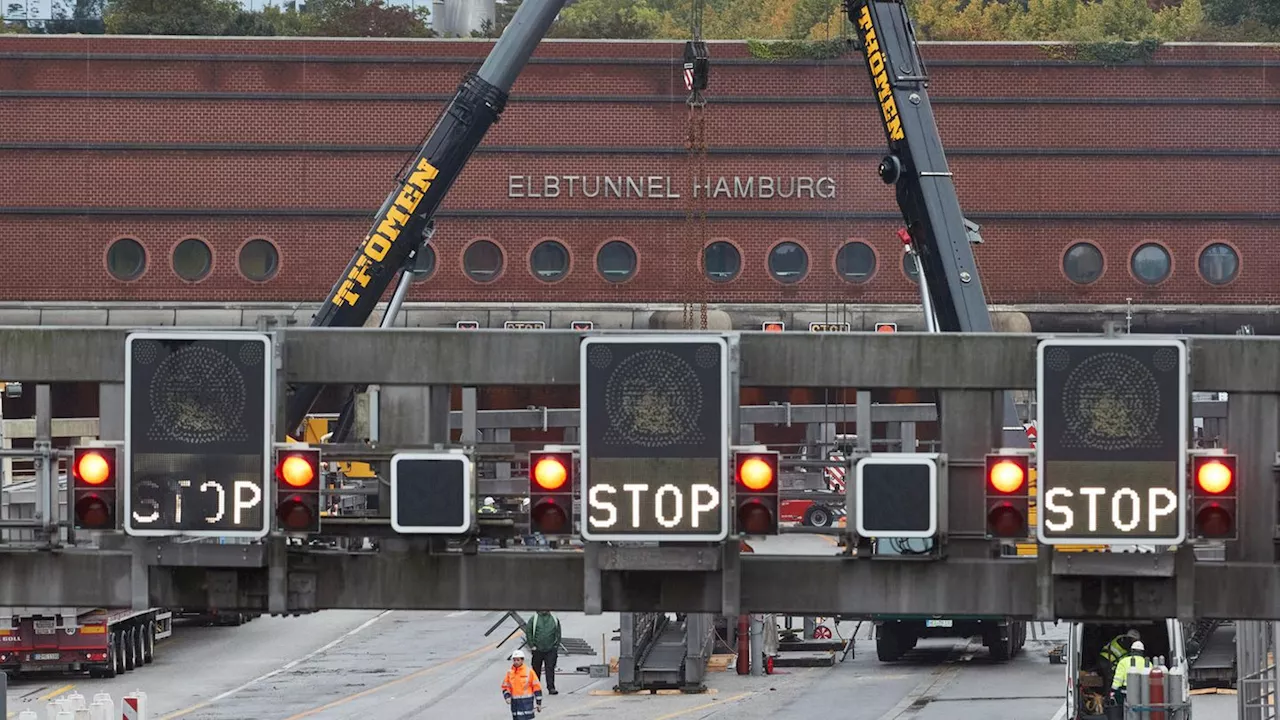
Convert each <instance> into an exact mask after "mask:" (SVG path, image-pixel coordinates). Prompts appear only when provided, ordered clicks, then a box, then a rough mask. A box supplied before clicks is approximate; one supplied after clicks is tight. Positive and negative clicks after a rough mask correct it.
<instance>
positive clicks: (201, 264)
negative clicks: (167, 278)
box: [173, 238, 213, 282]
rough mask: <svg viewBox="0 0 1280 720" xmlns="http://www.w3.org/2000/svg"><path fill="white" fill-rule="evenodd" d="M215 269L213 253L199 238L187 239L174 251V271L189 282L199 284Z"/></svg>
mask: <svg viewBox="0 0 1280 720" xmlns="http://www.w3.org/2000/svg"><path fill="white" fill-rule="evenodd" d="M212 269H213V251H212V250H210V249H209V246H208V245H207V244H206V243H205V241H203V240H200V239H199V238H187V239H186V240H183V241H182V242H180V243H178V246H177V247H175V248H174V249H173V271H174V272H175V273H177V274H178V277H180V278H182V279H183V280H186V281H187V282H198V281H200V280H203V279H204V278H205V277H206V276H208V275H209V271H210V270H212Z"/></svg>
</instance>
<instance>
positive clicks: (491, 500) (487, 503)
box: [484, 497, 493, 505]
mask: <svg viewBox="0 0 1280 720" xmlns="http://www.w3.org/2000/svg"><path fill="white" fill-rule="evenodd" d="M484 504H485V505H492V504H493V498H492V497H486V498H485V499H484Z"/></svg>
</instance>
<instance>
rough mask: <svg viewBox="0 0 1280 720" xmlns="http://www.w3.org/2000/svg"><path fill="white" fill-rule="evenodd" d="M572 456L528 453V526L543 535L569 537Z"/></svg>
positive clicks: (571, 498) (571, 507)
mask: <svg viewBox="0 0 1280 720" xmlns="http://www.w3.org/2000/svg"><path fill="white" fill-rule="evenodd" d="M573 486H574V482H573V453H569V452H549V451H539V452H531V453H529V525H530V527H531V529H532V530H533V531H534V532H537V533H542V534H543V535H569V534H572V533H573Z"/></svg>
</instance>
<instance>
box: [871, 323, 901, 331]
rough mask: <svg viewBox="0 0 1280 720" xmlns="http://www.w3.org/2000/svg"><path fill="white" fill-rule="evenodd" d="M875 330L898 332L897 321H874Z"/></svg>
mask: <svg viewBox="0 0 1280 720" xmlns="http://www.w3.org/2000/svg"><path fill="white" fill-rule="evenodd" d="M876 332H878V333H891V332H898V323H891V322H879V323H876Z"/></svg>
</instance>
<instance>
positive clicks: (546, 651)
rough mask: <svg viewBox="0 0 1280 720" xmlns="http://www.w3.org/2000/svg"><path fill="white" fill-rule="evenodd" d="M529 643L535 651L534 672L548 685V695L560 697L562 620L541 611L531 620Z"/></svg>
mask: <svg viewBox="0 0 1280 720" xmlns="http://www.w3.org/2000/svg"><path fill="white" fill-rule="evenodd" d="M528 641H529V647H530V649H532V650H533V665H532V667H533V671H534V672H535V673H537V674H538V678H539V679H540V680H541V681H542V682H544V683H546V685H547V694H548V695H559V694H560V693H559V692H557V691H556V656H557V655H558V654H559V652H560V619H559V618H557V617H556V616H554V615H552V614H551V611H549V610H539V611H538V612H537V614H535V615H534V616H533V617H532V618H530V619H529V637H528ZM544 671H545V674H543V673H544Z"/></svg>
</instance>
